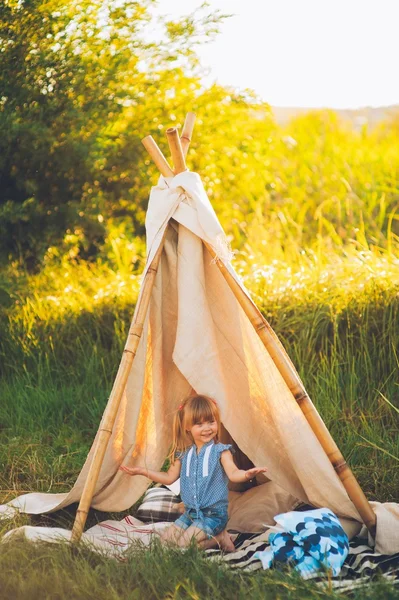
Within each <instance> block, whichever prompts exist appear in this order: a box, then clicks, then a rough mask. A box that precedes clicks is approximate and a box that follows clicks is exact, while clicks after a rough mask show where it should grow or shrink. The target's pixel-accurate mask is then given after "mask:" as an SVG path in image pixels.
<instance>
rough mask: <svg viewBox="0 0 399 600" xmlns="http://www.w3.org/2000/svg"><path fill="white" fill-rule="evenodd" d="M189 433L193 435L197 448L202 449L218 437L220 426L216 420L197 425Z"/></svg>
mask: <svg viewBox="0 0 399 600" xmlns="http://www.w3.org/2000/svg"><path fill="white" fill-rule="evenodd" d="M188 431H189V432H190V433H191V435H192V438H193V440H194V443H195V445H196V446H197V448H201V447H202V446H203V445H204V444H207V443H208V442H210V441H211V440H213V438H214V437H215V436H216V435H217V432H218V425H217V422H216V421H214V420H213V421H203V422H202V423H195V425H193V426H192V427H191V429H189V430H188Z"/></svg>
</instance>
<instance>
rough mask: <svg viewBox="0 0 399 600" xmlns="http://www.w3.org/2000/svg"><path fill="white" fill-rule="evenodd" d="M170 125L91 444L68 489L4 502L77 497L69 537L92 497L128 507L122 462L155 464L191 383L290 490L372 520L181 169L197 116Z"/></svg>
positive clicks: (135, 483)
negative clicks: (130, 302)
mask: <svg viewBox="0 0 399 600" xmlns="http://www.w3.org/2000/svg"><path fill="white" fill-rule="evenodd" d="M194 118H195V117H194V115H193V114H192V113H189V115H188V117H187V119H186V122H185V125H184V128H183V132H182V137H181V140H180V138H179V136H178V133H177V130H176V129H169V130H167V137H168V142H169V147H170V150H171V155H172V159H173V164H174V170H172V169H171V167H170V166H169V164H168V163H167V161H166V159H165V157H164V156H163V155H162V153H161V151H160V150H159V148H158V147H157V145H156V143H155V142H154V140H153V139H152V138H151V137H148V138H145V140H144V141H143V143H144V145H145V147H146V148H147V150H148V151H149V153H150V155H151V157H152V158H153V160H154V162H155V163H156V165H157V166H158V168H159V169H160V171H161V177H160V180H159V183H158V185H157V186H156V187H154V188H153V189H152V191H151V195H150V200H149V206H148V211H147V218H146V230H147V263H146V267H145V271H144V274H143V284H142V287H141V291H140V294H139V298H138V301H137V305H136V309H135V313H134V316H133V320H132V323H131V326H130V330H129V334H128V339H127V342H126V346H125V349H124V352H123V357H122V361H121V364H120V367H119V370H118V374H117V377H116V380H115V383H114V386H113V389H112V392H111V396H110V398H109V401H108V404H107V407H106V409H105V412H104V415H103V418H102V421H101V424H100V427H99V430H98V432H97V435H96V438H95V440H94V443H93V446H92V448H91V450H90V453H89V455H88V457H87V459H86V462H85V464H84V466H83V469H82V471H81V473H80V475H79V476H78V479H77V481H76V483H75V485H74V487H73V488H72V490H71V491H70V492H69V493H67V494H26V495H24V496H20V497H19V498H17V499H15V500H13V501H12V502H11V503H9V507H10V509H11V508H14V509H17V510H20V511H24V512H27V513H33V514H38V513H44V512H51V511H54V510H58V509H60V508H63V507H65V506H67V505H69V504H71V503H73V502H78V501H80V503H79V508H78V512H77V517H76V521H75V525H74V528H73V534H72V539H74V540H75V541H77V540H79V539H80V536H81V534H82V531H83V528H84V525H85V521H86V516H87V513H88V510H89V508H90V506H92V507H94V508H97V509H100V510H103V511H122V510H125V509H128V508H129V507H131V506H132V505H133V504H134V502H135V501H136V500H137V499H138V498H139V497H140V496H141V495H142V493H143V492H144V491H145V489H146V488H147V487H148V485H149V480H148V479H147V478H145V477H142V476H136V477H129V476H127V475H126V474H124V473H123V472H121V471H120V470H119V467H120V466H121V465H122V464H124V465H128V466H134V465H145V466H146V467H147V468H149V469H160V467H161V466H162V464H163V461H164V459H165V456H166V455H167V452H168V448H169V446H170V442H171V438H170V436H171V424H172V419H173V414H174V411H176V410H177V407H178V406H179V404H180V402H181V399H182V398H183V397H185V396H186V395H187V394H189V393H191V392H193V391H195V392H197V393H202V394H208V395H210V396H212V397H214V398H216V400H217V402H218V405H219V407H220V411H221V416H222V422H223V425H224V427H225V429H226V430H227V431H228V433H229V435H230V436H231V437H232V438H233V439H234V441H235V443H236V444H237V446H238V447H239V448H240V450H241V451H242V452H243V453H244V454H245V455H246V456H247V457H248V458H249V459H250V460H251V461H252V462H253V463H254V464H255V465H265V466H267V467H268V477H269V478H270V479H272V480H273V481H275V482H276V483H277V484H278V485H279V486H281V487H282V488H283V489H285V490H287V491H288V492H289V493H290V494H292V495H293V496H295V497H296V498H298V499H299V500H303V501H305V502H309V503H310V504H312V505H314V506H326V507H329V508H331V509H332V510H333V511H334V512H335V513H336V514H338V515H340V516H344V517H349V518H352V519H355V520H357V521H363V522H364V523H365V524H366V525H367V527H368V529H369V530H370V531H371V532H374V530H375V525H376V517H375V513H374V512H373V510H372V508H371V506H370V505H369V503H368V501H367V499H366V498H365V496H364V494H363V492H362V490H361V488H360V487H359V485H358V483H357V481H356V479H355V477H354V475H353V473H352V472H351V470H350V468H349V467H348V465H347V464H346V462H345V460H344V458H343V456H342V454H341V453H340V451H339V449H338V447H337V446H336V444H335V442H334V441H333V439H332V438H331V435H330V434H329V432H328V430H327V428H326V427H325V425H324V423H323V421H322V419H321V418H320V416H319V414H318V413H317V411H316V409H315V407H314V405H313V404H312V402H311V400H310V399H309V396H308V395H307V393H306V391H305V389H304V387H303V384H302V382H301V380H300V378H299V376H298V374H297V372H296V370H295V368H294V367H293V365H292V363H291V361H290V359H289V358H288V356H287V354H286V352H285V350H284V348H283V347H282V345H281V343H280V342H279V340H278V338H277V336H276V335H275V333H274V332H273V331H272V329H271V327H270V326H269V324H268V323H267V322H266V320H265V319H264V317H263V316H262V314H261V313H260V311H259V310H258V309H257V308H256V306H255V304H254V303H253V301H252V300H251V298H250V296H249V294H248V292H247V291H246V289H245V288H244V286H243V284H242V283H241V281H240V279H239V278H238V276H237V275H236V273H235V272H234V270H233V268H232V266H231V264H230V258H231V256H230V255H231V252H230V251H229V247H228V244H227V242H226V238H225V236H224V232H223V230H222V228H221V225H220V223H219V221H218V219H217V217H216V214H215V212H214V210H213V208H212V206H211V204H210V202H209V199H208V197H207V195H206V192H205V190H204V187H203V185H202V182H201V179H200V177H199V175H198V174H196V173H192V172H190V171H188V170H187V169H186V164H185V156H186V154H187V149H188V145H189V143H190V139H191V134H192V130H193V125H194Z"/></svg>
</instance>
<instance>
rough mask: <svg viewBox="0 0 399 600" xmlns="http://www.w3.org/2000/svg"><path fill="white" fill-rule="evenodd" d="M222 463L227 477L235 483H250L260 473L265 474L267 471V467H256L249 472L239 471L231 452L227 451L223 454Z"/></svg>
mask: <svg viewBox="0 0 399 600" xmlns="http://www.w3.org/2000/svg"><path fill="white" fill-rule="evenodd" d="M220 462H221V463H222V466H223V469H224V470H225V473H226V475H227V477H228V478H229V479H230V481H233V482H234V483H242V482H244V481H249V480H250V479H252V478H253V477H255V476H256V475H258V474H259V473H264V472H265V471H267V469H266V468H265V467H254V468H253V469H248V470H247V471H243V470H242V469H238V467H236V465H235V464H234V461H233V455H232V454H231V452H230V450H225V451H224V452H222V454H221V456H220Z"/></svg>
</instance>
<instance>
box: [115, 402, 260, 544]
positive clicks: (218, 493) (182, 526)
mask: <svg viewBox="0 0 399 600" xmlns="http://www.w3.org/2000/svg"><path fill="white" fill-rule="evenodd" d="M219 434H220V414H219V409H218V407H217V405H216V402H215V401H214V400H213V399H212V398H208V397H207V396H193V397H190V398H187V399H186V400H184V402H183V403H182V404H181V406H179V409H178V410H177V412H176V414H175V417H174V423H173V444H172V449H171V452H170V460H171V466H170V468H169V470H168V472H167V473H162V472H158V471H151V470H149V469H145V468H142V467H134V468H129V467H120V468H121V470H122V471H125V472H126V473H128V474H129V475H144V476H145V477H148V478H149V479H152V481H155V482H157V483H163V484H165V485H170V484H171V483H174V482H175V481H176V480H177V479H178V478H179V477H180V493H181V498H182V501H183V504H184V507H185V512H184V514H182V515H181V517H179V518H178V519H177V521H175V522H174V524H173V525H171V526H170V527H168V528H167V529H166V530H165V531H164V532H163V533H162V535H161V539H162V540H163V541H165V542H168V543H174V544H177V545H179V546H188V545H189V544H190V542H191V540H192V538H195V540H196V541H197V543H198V544H199V545H200V546H201V547H202V548H209V547H211V546H212V545H215V542H217V543H218V544H219V546H220V547H221V548H222V549H224V550H227V551H232V550H234V545H233V543H232V541H231V538H230V536H229V535H228V533H227V531H225V527H226V524H227V520H228V516H227V506H228V497H227V495H228V488H227V484H228V480H229V479H230V481H234V482H244V481H248V480H249V479H252V478H253V477H255V475H257V474H258V473H264V472H265V471H266V469H265V468H263V467H259V468H256V467H255V468H253V469H249V470H248V471H243V470H240V469H238V468H237V467H236V466H235V464H234V462H233V456H232V453H231V450H230V448H231V445H230V444H220V443H219Z"/></svg>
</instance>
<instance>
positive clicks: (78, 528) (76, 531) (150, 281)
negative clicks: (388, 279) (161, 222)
mask: <svg viewBox="0 0 399 600" xmlns="http://www.w3.org/2000/svg"><path fill="white" fill-rule="evenodd" d="M193 127H194V121H192V123H191V129H190V131H189V133H190V139H191V134H192V130H193ZM168 140H169V138H168ZM142 142H143V145H144V147H145V148H146V150H147V151H148V153H149V154H150V156H151V158H152V159H153V161H154V163H155V164H156V165H157V167H158V169H159V170H160V171H161V173H162V175H163V176H164V177H171V176H173V175H174V173H173V171H172V169H171V168H170V166H169V164H168V162H167V160H166V158H165V157H164V155H163V154H162V152H161V150H160V149H159V148H158V145H157V144H156V142H155V141H154V139H153V138H152V137H151V136H150V135H149V136H147V137H146V138H144V139H143V140H142ZM171 143H172V142H171ZM175 146H176V156H177V162H178V164H179V165H183V166H184V168H183V169H182V170H183V171H184V170H185V169H186V165H185V160H184V155H183V151H182V148H181V145H180V140H179V143H178V144H176V143H175ZM179 148H180V151H179ZM175 166H176V165H175ZM167 230H168V227H167V228H166V229H165V232H164V235H163V237H162V240H161V242H160V244H159V247H158V250H157V252H156V254H155V256H154V258H153V260H152V262H151V265H150V266H149V267H148V270H147V273H146V275H145V278H144V282H143V286H142V291H141V295H140V300H139V302H138V303H137V304H136V308H135V311H134V315H133V319H132V323H131V325H130V329H129V334H128V337H127V341H126V344H125V348H124V350H123V355H122V360H121V362H120V365H119V369H118V373H117V375H116V378H115V381H114V385H113V387H112V391H111V395H110V397H109V401H108V403H107V407H106V409H105V412H104V415H103V418H102V421H101V425H100V429H99V436H98V440H97V444H96V447H95V450H94V455H93V460H92V462H91V465H90V468H89V473H88V475H87V479H86V481H85V485H84V488H83V492H82V496H81V499H80V502H79V507H78V510H77V513H76V517H75V522H74V525H73V528H72V536H71V541H72V542H78V541H79V540H80V538H81V536H82V533H83V529H84V526H85V523H86V520H87V515H88V513H89V509H90V505H91V501H92V499H93V495H94V491H95V488H96V485H97V481H98V477H99V474H100V470H101V466H102V463H103V460H104V456H105V452H106V449H107V446H108V442H109V439H110V437H111V434H112V429H113V426H114V423H115V419H116V415H117V413H118V409H119V405H120V401H121V399H122V395H123V392H124V390H125V387H126V382H127V379H128V377H129V373H130V371H131V367H132V364H133V360H134V357H135V356H136V352H137V348H138V345H139V343H140V339H141V335H142V332H143V326H144V321H145V318H146V315H147V311H148V307H149V304H150V300H151V293H152V288H153V286H154V282H155V277H156V274H157V270H158V266H159V262H160V260H161V255H162V251H163V246H164V242H165V238H166V234H167Z"/></svg>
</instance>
